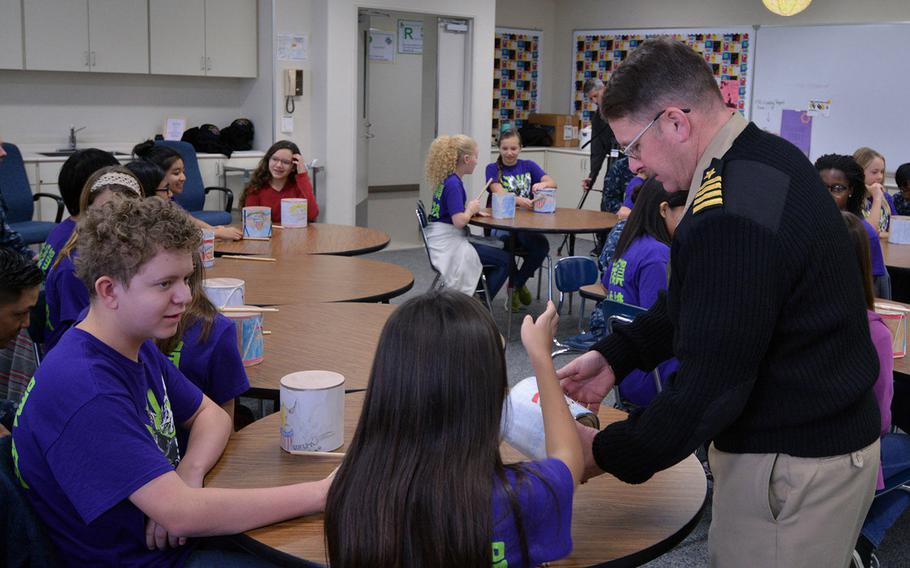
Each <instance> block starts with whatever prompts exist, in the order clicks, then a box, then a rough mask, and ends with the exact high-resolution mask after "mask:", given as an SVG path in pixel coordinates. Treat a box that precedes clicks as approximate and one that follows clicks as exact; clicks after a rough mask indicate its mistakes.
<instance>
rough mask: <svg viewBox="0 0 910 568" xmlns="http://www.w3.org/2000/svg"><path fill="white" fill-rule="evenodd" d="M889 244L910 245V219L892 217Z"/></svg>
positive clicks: (900, 216) (898, 216)
mask: <svg viewBox="0 0 910 568" xmlns="http://www.w3.org/2000/svg"><path fill="white" fill-rule="evenodd" d="M889 231H890V232H889V233H888V242H889V243H894V244H896V245H908V244H910V217H904V216H903V215H895V216H893V217H891V225H890V227H889Z"/></svg>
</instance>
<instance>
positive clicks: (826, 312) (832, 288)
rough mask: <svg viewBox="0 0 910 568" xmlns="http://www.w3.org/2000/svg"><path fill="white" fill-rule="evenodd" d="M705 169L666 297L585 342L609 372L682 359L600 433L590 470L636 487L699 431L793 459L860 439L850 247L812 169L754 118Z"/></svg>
mask: <svg viewBox="0 0 910 568" xmlns="http://www.w3.org/2000/svg"><path fill="white" fill-rule="evenodd" d="M697 175H698V174H697ZM702 175H703V178H702V179H703V180H704V181H703V184H702V189H701V190H699V192H698V193H697V197H696V199H695V201H694V202H693V204H692V206H691V207H690V209H689V211H688V212H687V213H686V215H685V217H684V218H683V220H682V222H681V223H680V225H679V227H678V228H677V230H676V234H675V235H674V238H673V244H672V248H671V256H670V284H669V289H668V292H667V294H666V295H662V296H661V298H660V299H659V300H658V301H657V302H656V303H655V305H654V306H653V307H652V308H651V310H649V311H648V313H646V314H642V315H641V316H639V317H638V318H637V319H636V320H635V322H634V323H632V324H631V325H628V326H623V327H620V328H619V329H618V330H616V331H615V332H614V333H613V334H612V335H610V336H609V337H607V338H606V339H604V340H603V341H602V342H600V343H598V344H597V345H595V346H594V349H596V350H597V351H599V352H600V353H602V354H603V355H604V356H605V357H606V358H607V360H608V361H609V362H610V364H611V366H612V367H613V370H614V372H615V374H616V376H617V377H618V378H620V377H624V376H625V375H626V374H627V373H629V371H631V370H632V369H636V368H639V369H644V370H650V369H653V368H654V367H655V366H656V365H657V364H658V363H660V362H661V361H664V360H665V359H668V358H669V357H670V356H672V355H675V356H676V357H677V358H678V359H679V370H678V372H677V373H676V375H675V376H673V377H670V379H669V381H668V384H667V386H666V388H665V389H664V391H663V392H662V393H661V394H659V395H658V396H657V398H655V399H654V401H653V402H652V403H651V405H650V406H648V407H647V408H646V409H644V410H643V411H637V412H634V413H633V414H632V415H631V416H630V417H629V419H628V420H626V421H624V422H620V423H617V424H613V425H611V426H609V427H608V428H606V429H605V430H604V431H603V432H601V433H599V434H598V435H597V437H596V438H595V439H594V457H595V459H596V461H597V463H598V465H599V466H600V467H601V468H602V469H603V470H605V471H607V472H609V473H612V474H613V475H615V476H616V477H618V478H620V479H622V480H624V481H627V482H630V483H641V482H644V481H646V480H647V479H648V478H650V477H651V476H652V475H653V474H654V473H655V472H657V471H660V470H662V469H665V468H667V467H670V466H672V465H673V464H675V463H677V462H679V461H680V460H682V459H684V458H685V457H686V456H688V455H689V454H691V453H692V452H693V451H694V450H695V449H696V448H697V447H698V446H699V445H701V444H702V443H704V442H706V441H711V440H713V441H714V444H715V446H716V447H717V449H719V450H722V451H725V452H733V453H785V454H790V455H793V456H799V457H823V456H833V455H841V454H845V453H850V452H852V451H855V450H858V449H860V448H863V447H865V446H867V445H869V444H871V443H872V442H874V441H875V439H876V438H877V437H878V435H879V428H880V423H879V413H878V407H877V405H876V402H875V398H874V396H873V393H872V385H873V383H874V382H875V378H876V376H877V375H878V358H877V356H876V352H875V348H874V347H873V345H872V342H871V339H870V336H869V323H868V319H867V316H866V305H865V300H864V296H863V285H862V280H861V277H860V271H859V268H858V266H859V265H858V262H857V260H856V255H855V253H854V251H853V248H852V246H851V244H850V238H849V236H848V235H847V229H846V226H845V223H844V221H843V219H842V217H841V214H840V212H839V211H838V210H837V207H836V206H835V204H834V200H833V199H831V197H830V196H829V195H828V191H827V189H826V188H825V186H824V185H823V184H822V183H821V181H820V178H819V176H818V173H817V172H816V171H815V168H814V167H813V166H812V164H811V163H809V161H808V160H807V159H806V157H805V156H804V155H802V154H801V153H800V152H799V150H798V149H797V148H795V147H794V146H793V145H791V144H790V143H788V142H786V141H784V140H783V139H781V138H778V137H776V136H773V135H771V134H768V133H766V132H763V131H761V130H759V129H758V128H757V127H756V126H755V125H754V124H750V125H749V126H748V127H747V128H746V129H745V130H744V131H743V132H742V133H741V134H740V135H739V137H737V139H736V140H735V141H734V143H733V146H732V147H731V148H730V150H729V151H728V152H727V153H726V154H725V155H724V156H723V158H722V159H721V160H714V161H713V162H712V164H711V166H710V167H709V168H708V170H706V171H705V172H704V173H703V174H702Z"/></svg>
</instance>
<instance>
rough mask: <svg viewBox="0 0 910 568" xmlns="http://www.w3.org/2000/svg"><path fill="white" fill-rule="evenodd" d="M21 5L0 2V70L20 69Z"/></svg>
mask: <svg viewBox="0 0 910 568" xmlns="http://www.w3.org/2000/svg"><path fill="white" fill-rule="evenodd" d="M23 65H24V59H23V57H22V3H21V2H20V0H0V69H22V68H23Z"/></svg>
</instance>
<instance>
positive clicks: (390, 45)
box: [369, 30, 395, 63]
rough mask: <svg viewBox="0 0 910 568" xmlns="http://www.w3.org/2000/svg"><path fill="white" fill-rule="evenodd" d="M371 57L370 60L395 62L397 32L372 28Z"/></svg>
mask: <svg viewBox="0 0 910 568" xmlns="http://www.w3.org/2000/svg"><path fill="white" fill-rule="evenodd" d="M369 59H370V61H384V62H386V63H394V61H395V34H393V33H390V32H381V31H379V30H370V50H369Z"/></svg>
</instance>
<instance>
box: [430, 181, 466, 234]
mask: <svg viewBox="0 0 910 568" xmlns="http://www.w3.org/2000/svg"><path fill="white" fill-rule="evenodd" d="M467 200H468V194H467V193H466V192H465V190H464V183H462V181H461V178H460V177H458V176H457V175H455V174H449V177H447V178H446V179H444V180H443V181H442V183H441V184H439V185H438V186H436V191H435V192H433V206H432V207H430V214H429V215H428V216H427V220H428V221H430V222H431V223H433V222H437V221H441V222H443V223H448V224H449V225H451V224H452V215H457V214H458V213H462V212H464V204H465V201H467Z"/></svg>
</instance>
